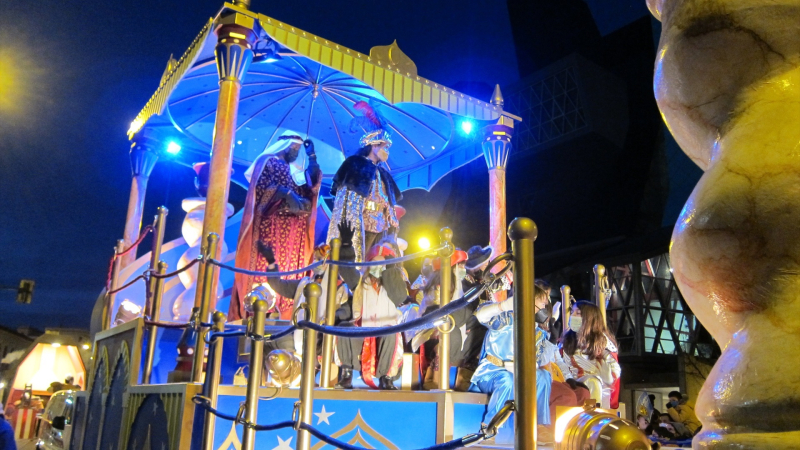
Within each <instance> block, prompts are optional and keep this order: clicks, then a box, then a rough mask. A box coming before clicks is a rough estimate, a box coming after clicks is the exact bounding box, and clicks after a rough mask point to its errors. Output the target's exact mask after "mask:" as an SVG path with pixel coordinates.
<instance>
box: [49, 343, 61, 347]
mask: <svg viewBox="0 0 800 450" xmlns="http://www.w3.org/2000/svg"><path fill="white" fill-rule="evenodd" d="M50 345H52V346H53V347H55V348H58V347H61V344H59V343H58V342H53V343H52V344H50Z"/></svg>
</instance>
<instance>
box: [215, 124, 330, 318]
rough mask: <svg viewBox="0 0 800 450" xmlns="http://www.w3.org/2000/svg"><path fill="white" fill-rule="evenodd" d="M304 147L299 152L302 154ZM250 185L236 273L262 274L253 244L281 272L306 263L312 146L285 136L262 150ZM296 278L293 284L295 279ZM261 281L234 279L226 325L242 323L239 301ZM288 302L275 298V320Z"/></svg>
mask: <svg viewBox="0 0 800 450" xmlns="http://www.w3.org/2000/svg"><path fill="white" fill-rule="evenodd" d="M303 147H305V149H303ZM244 176H245V178H247V180H248V181H249V182H250V187H249V189H248V190H247V198H246V199H245V205H244V212H243V215H242V225H241V228H240V230H239V243H238V245H237V248H236V267H240V268H243V269H248V270H257V271H260V272H265V271H266V270H267V266H268V265H269V264H268V262H267V261H266V259H265V258H264V257H263V256H262V255H260V254H259V252H258V243H259V242H262V243H263V244H265V245H268V246H269V247H271V248H272V249H273V250H274V252H275V258H276V260H277V261H278V264H279V265H280V267H281V270H286V271H289V270H294V269H299V268H301V267H305V266H307V265H308V264H310V263H311V256H312V252H313V248H314V247H313V241H314V223H315V220H316V210H317V194H318V193H319V186H320V182H321V181H322V172H321V171H320V168H319V165H318V164H317V163H316V154H315V153H314V145H313V143H312V142H311V141H310V140H308V139H306V140H305V141H304V140H303V139H302V138H301V137H300V136H299V133H296V132H294V131H289V130H287V131H285V132H284V133H283V134H282V135H281V136H280V137H278V138H277V140H276V141H275V143H274V144H272V145H270V146H269V147H267V149H266V150H265V151H264V153H262V154H261V155H260V156H259V157H258V158H256V160H255V161H254V162H253V164H252V165H251V166H250V168H249V169H247V171H246V172H245V174H244ZM300 277H301V275H297V276H295V277H294V278H300ZM266 282H267V280H266V277H254V276H251V275H245V274H238V273H237V274H236V276H235V282H234V288H233V293H232V294H231V305H230V308H229V310H228V320H229V321H233V320H238V319H242V318H244V317H245V315H246V312H245V309H244V297H245V295H246V294H247V293H248V292H250V290H252V289H253V287H255V286H257V285H259V284H262V283H266ZM293 302H294V299H292V298H286V297H282V296H280V297H278V301H277V308H278V311H279V312H280V316H281V319H290V318H291V315H292V310H293Z"/></svg>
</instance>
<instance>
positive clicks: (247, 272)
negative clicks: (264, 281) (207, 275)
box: [208, 258, 327, 277]
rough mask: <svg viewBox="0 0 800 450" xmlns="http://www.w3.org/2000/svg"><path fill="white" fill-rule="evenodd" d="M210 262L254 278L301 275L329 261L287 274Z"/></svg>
mask: <svg viewBox="0 0 800 450" xmlns="http://www.w3.org/2000/svg"><path fill="white" fill-rule="evenodd" d="M208 262H209V263H211V264H213V265H215V266H217V267H220V268H222V269H226V270H230V271H231V272H236V273H242V274H245V275H251V276H254V277H287V276H289V275H299V274H301V273H304V272H308V271H309V270H313V269H316V268H317V267H319V266H321V265H323V264H325V263H326V262H327V261H325V260H320V261H317V262H315V263H313V264H311V265H309V266H306V267H301V268H299V269H296V270H289V271H286V272H258V271H255V270H247V269H241V268H239V267H235V266H230V265H228V264H223V263H221V262H219V261H217V260H216V259H213V258H210V259H209V260H208Z"/></svg>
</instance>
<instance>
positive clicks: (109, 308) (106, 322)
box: [103, 239, 125, 330]
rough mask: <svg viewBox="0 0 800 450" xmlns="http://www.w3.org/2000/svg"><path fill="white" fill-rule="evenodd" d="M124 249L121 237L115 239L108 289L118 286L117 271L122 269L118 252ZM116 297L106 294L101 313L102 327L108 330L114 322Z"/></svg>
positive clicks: (115, 295)
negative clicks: (115, 246) (102, 312)
mask: <svg viewBox="0 0 800 450" xmlns="http://www.w3.org/2000/svg"><path fill="white" fill-rule="evenodd" d="M123 251H125V241H124V240H122V239H119V240H117V248H115V249H114V255H115V258H114V265H113V266H112V267H111V283H110V284H109V290H111V291H113V290H114V289H117V288H118V287H119V272H120V270H121V269H122V257H121V256H119V254H120V253H122V252H123ZM116 299H117V294H108V293H107V294H106V307H105V314H103V329H104V330H108V329H109V328H111V325H113V323H114V301H115V300H116Z"/></svg>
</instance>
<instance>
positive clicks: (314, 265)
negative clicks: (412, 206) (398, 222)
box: [208, 246, 444, 277]
mask: <svg viewBox="0 0 800 450" xmlns="http://www.w3.org/2000/svg"><path fill="white" fill-rule="evenodd" d="M442 248H444V247H443V246H440V247H437V248H432V249H430V250H424V251H421V252H417V253H414V254H411V255H406V256H401V257H399V258H393V259H386V260H383V261H362V262H351V261H332V260H327V259H322V260H319V261H316V262H314V263H312V264H310V265H308V266H306V267H301V268H299V269H295V270H288V271H285V272H259V271H256V270H247V269H242V268H240V267H236V266H231V265H228V264H224V263H222V262H220V261H217V260H216V259H213V258H210V259H209V260H208V262H209V263H211V264H214V265H215V266H217V267H220V268H222V269H225V270H230V271H231V272H236V273H241V274H244V275H250V276H254V277H288V276H290V275H299V274H302V273H305V272H308V271H310V270H314V269H316V268H317V267H319V266H321V265H323V264H332V265H336V266H340V267H377V266H390V265H392V264H399V263H402V262H406V261H411V260H413V259H417V258H421V257H423V256H428V255H430V254H433V253H435V252H438V251H439V250H441V249H442Z"/></svg>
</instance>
